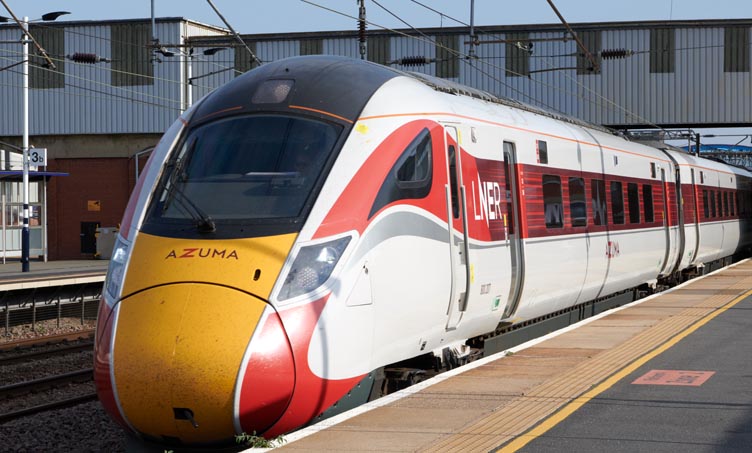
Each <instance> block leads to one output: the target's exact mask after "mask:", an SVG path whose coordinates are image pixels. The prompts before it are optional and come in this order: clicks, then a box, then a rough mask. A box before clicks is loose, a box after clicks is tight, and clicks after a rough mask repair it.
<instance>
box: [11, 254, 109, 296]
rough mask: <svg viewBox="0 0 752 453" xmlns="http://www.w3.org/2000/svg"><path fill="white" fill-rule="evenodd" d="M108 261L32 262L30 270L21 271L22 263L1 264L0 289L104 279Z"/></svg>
mask: <svg viewBox="0 0 752 453" xmlns="http://www.w3.org/2000/svg"><path fill="white" fill-rule="evenodd" d="M109 263H110V261H109V260H64V261H47V262H44V261H31V262H30V263H29V272H22V271H21V262H20V261H18V260H16V261H10V260H9V261H6V262H5V263H2V264H0V291H7V290H15V289H26V288H28V287H39V286H56V285H60V284H73V283H93V282H103V281H104V277H105V275H106V274H107V267H108V266H109Z"/></svg>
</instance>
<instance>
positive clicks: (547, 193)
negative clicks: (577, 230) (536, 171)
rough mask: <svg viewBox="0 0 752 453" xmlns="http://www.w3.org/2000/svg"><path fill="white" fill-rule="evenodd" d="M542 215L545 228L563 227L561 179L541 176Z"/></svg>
mask: <svg viewBox="0 0 752 453" xmlns="http://www.w3.org/2000/svg"><path fill="white" fill-rule="evenodd" d="M543 213H544V215H545V218H546V228H561V227H562V226H564V209H563V204H562V199H561V178H559V177H558V176H552V175H543Z"/></svg>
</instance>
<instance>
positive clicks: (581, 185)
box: [569, 178, 587, 227]
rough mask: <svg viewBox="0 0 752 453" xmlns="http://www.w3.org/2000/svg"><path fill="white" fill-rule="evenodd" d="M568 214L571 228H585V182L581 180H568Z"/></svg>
mask: <svg viewBox="0 0 752 453" xmlns="http://www.w3.org/2000/svg"><path fill="white" fill-rule="evenodd" d="M569 214H570V217H571V218H572V226H573V227H583V226H587V203H586V202H585V180H584V179H582V178H569Z"/></svg>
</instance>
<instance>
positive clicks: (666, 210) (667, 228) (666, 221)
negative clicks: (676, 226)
mask: <svg viewBox="0 0 752 453" xmlns="http://www.w3.org/2000/svg"><path fill="white" fill-rule="evenodd" d="M661 187H662V188H663V190H662V193H663V230H664V232H665V234H666V249H665V252H664V253H663V266H662V268H661V272H660V275H666V273H667V272H668V271H669V270H670V267H669V256H670V253H671V221H670V215H671V211H670V204H669V197H668V185H667V183H666V170H665V169H663V168H661Z"/></svg>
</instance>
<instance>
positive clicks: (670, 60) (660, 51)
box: [650, 28, 676, 73]
mask: <svg viewBox="0 0 752 453" xmlns="http://www.w3.org/2000/svg"><path fill="white" fill-rule="evenodd" d="M675 61H676V30H675V29H673V28H654V29H652V30H650V72H651V73H667V72H674V66H675Z"/></svg>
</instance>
